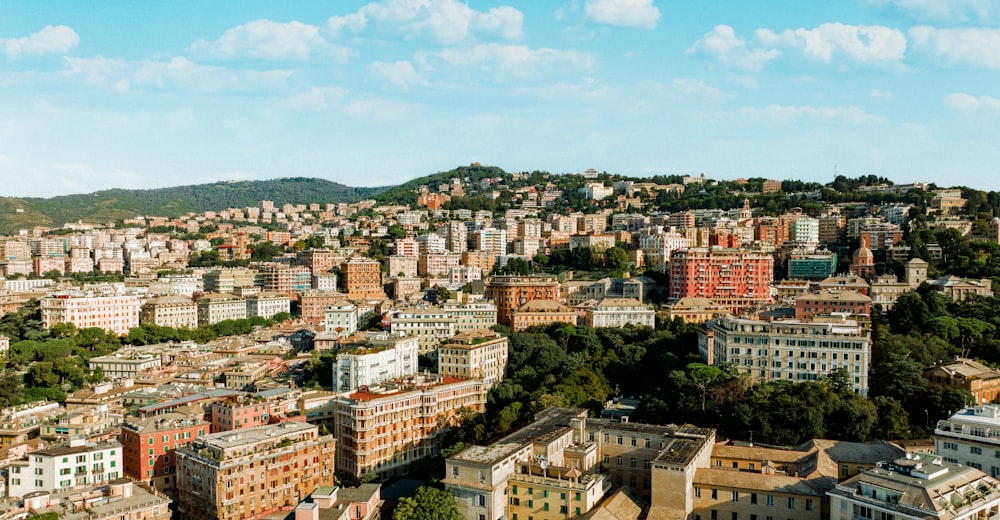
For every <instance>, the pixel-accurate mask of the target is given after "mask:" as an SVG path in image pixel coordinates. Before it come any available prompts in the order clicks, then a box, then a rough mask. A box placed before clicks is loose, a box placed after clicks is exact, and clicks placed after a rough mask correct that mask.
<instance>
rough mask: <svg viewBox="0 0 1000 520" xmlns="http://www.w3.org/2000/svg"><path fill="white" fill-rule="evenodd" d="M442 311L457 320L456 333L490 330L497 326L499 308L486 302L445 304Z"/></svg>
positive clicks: (442, 305)
mask: <svg viewBox="0 0 1000 520" xmlns="http://www.w3.org/2000/svg"><path fill="white" fill-rule="evenodd" d="M441 310H442V311H444V312H445V313H447V314H448V316H451V317H452V318H453V319H454V320H455V333H456V334H461V333H463V332H471V331H474V330H479V329H488V328H491V327H493V326H494V325H496V324H497V306H496V305H493V304H492V303H486V302H468V303H466V302H444V303H442V304H441Z"/></svg>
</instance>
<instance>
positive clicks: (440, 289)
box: [437, 285, 451, 302]
mask: <svg viewBox="0 0 1000 520" xmlns="http://www.w3.org/2000/svg"><path fill="white" fill-rule="evenodd" d="M450 299H451V291H449V290H448V288H447V287H445V286H443V285H439V286H437V301H438V302H446V301H448V300H450Z"/></svg>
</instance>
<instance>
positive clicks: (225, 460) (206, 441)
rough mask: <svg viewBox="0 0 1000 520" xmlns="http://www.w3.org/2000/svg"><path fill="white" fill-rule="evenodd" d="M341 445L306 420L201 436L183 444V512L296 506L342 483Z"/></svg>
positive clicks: (254, 511)
mask: <svg viewBox="0 0 1000 520" xmlns="http://www.w3.org/2000/svg"><path fill="white" fill-rule="evenodd" d="M336 444H337V443H336V441H335V440H334V439H333V437H331V436H329V435H320V434H319V427H318V426H314V425H312V424H307V423H300V422H286V423H281V424H275V425H269V426H261V427H258V428H250V429H246V430H237V431H231V432H222V433H215V434H208V435H203V436H199V437H198V438H197V439H195V441H194V442H193V443H191V444H190V445H188V446H185V447H181V448H178V449H177V462H178V464H177V466H178V474H177V488H178V500H177V502H178V513H179V514H180V515H181V518H204V519H218V520H240V519H244V518H256V517H259V516H263V515H265V514H267V513H272V512H275V511H283V510H289V509H292V508H293V507H295V506H296V505H297V504H298V503H299V501H300V499H301V498H302V497H304V496H307V495H309V494H310V493H312V492H313V491H315V490H316V489H317V488H319V487H321V486H333V485H334V484H335V483H336V481H335V479H334V465H333V454H334V451H335V447H336Z"/></svg>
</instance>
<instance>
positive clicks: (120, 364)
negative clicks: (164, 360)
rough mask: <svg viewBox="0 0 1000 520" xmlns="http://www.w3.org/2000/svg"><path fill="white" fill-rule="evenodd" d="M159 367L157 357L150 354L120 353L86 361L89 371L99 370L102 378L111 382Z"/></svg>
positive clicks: (159, 363)
mask: <svg viewBox="0 0 1000 520" xmlns="http://www.w3.org/2000/svg"><path fill="white" fill-rule="evenodd" d="M160 365H161V360H160V357H159V356H154V355H152V354H137V355H131V356H130V355H127V354H123V353H121V352H118V353H115V354H111V355H109V356H98V357H94V358H90V359H89V360H87V366H89V367H90V371H91V372H93V371H94V370H96V369H98V368H100V369H101V372H103V373H104V377H106V378H108V379H110V380H111V381H117V380H119V379H131V378H133V377H135V375H136V374H137V373H139V372H141V371H143V370H146V369H149V368H156V367H159V366H160Z"/></svg>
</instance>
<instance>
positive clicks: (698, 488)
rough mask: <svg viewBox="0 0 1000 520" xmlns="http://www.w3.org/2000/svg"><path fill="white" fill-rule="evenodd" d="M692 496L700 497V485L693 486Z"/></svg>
mask: <svg viewBox="0 0 1000 520" xmlns="http://www.w3.org/2000/svg"><path fill="white" fill-rule="evenodd" d="M694 496H695V498H701V488H700V487H696V488H694Z"/></svg>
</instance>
